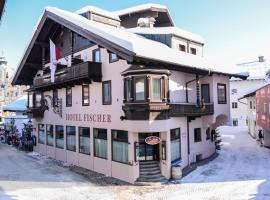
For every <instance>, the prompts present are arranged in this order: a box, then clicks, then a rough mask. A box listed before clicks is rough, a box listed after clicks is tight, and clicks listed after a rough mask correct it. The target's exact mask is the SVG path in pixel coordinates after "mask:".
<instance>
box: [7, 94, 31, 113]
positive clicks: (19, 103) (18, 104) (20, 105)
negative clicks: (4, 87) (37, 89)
mask: <svg viewBox="0 0 270 200" xmlns="http://www.w3.org/2000/svg"><path fill="white" fill-rule="evenodd" d="M26 104H27V96H26V95H24V96H21V97H20V98H18V99H17V100H15V101H13V102H12V103H10V104H8V105H5V106H3V108H2V110H3V111H13V112H16V111H26V110H27V107H26Z"/></svg>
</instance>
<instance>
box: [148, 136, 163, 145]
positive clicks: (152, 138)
mask: <svg viewBox="0 0 270 200" xmlns="http://www.w3.org/2000/svg"><path fill="white" fill-rule="evenodd" d="M144 141H145V143H146V144H150V145H156V144H158V143H160V141H161V139H160V138H159V137H157V136H149V137H147V138H145V140H144Z"/></svg>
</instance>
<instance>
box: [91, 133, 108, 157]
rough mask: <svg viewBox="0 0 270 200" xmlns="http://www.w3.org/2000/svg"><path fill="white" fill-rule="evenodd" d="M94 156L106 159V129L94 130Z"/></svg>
mask: <svg viewBox="0 0 270 200" xmlns="http://www.w3.org/2000/svg"><path fill="white" fill-rule="evenodd" d="M94 155H95V157H99V158H104V159H107V129H100V128H99V129H98V128H94Z"/></svg>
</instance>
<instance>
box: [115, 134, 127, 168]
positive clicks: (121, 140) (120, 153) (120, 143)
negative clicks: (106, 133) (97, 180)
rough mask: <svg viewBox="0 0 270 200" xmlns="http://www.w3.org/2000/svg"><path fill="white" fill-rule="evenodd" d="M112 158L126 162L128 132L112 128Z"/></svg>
mask: <svg viewBox="0 0 270 200" xmlns="http://www.w3.org/2000/svg"><path fill="white" fill-rule="evenodd" d="M112 160H113V161H117V162H121V163H128V132H127V131H120V130H112Z"/></svg>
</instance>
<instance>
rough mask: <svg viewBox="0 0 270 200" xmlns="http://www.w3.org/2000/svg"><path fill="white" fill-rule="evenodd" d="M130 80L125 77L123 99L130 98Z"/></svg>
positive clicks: (128, 99) (127, 99)
mask: <svg viewBox="0 0 270 200" xmlns="http://www.w3.org/2000/svg"><path fill="white" fill-rule="evenodd" d="M131 81H132V79H130V78H126V79H125V94H124V96H125V100H126V101H130V100H132V99H131Z"/></svg>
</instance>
